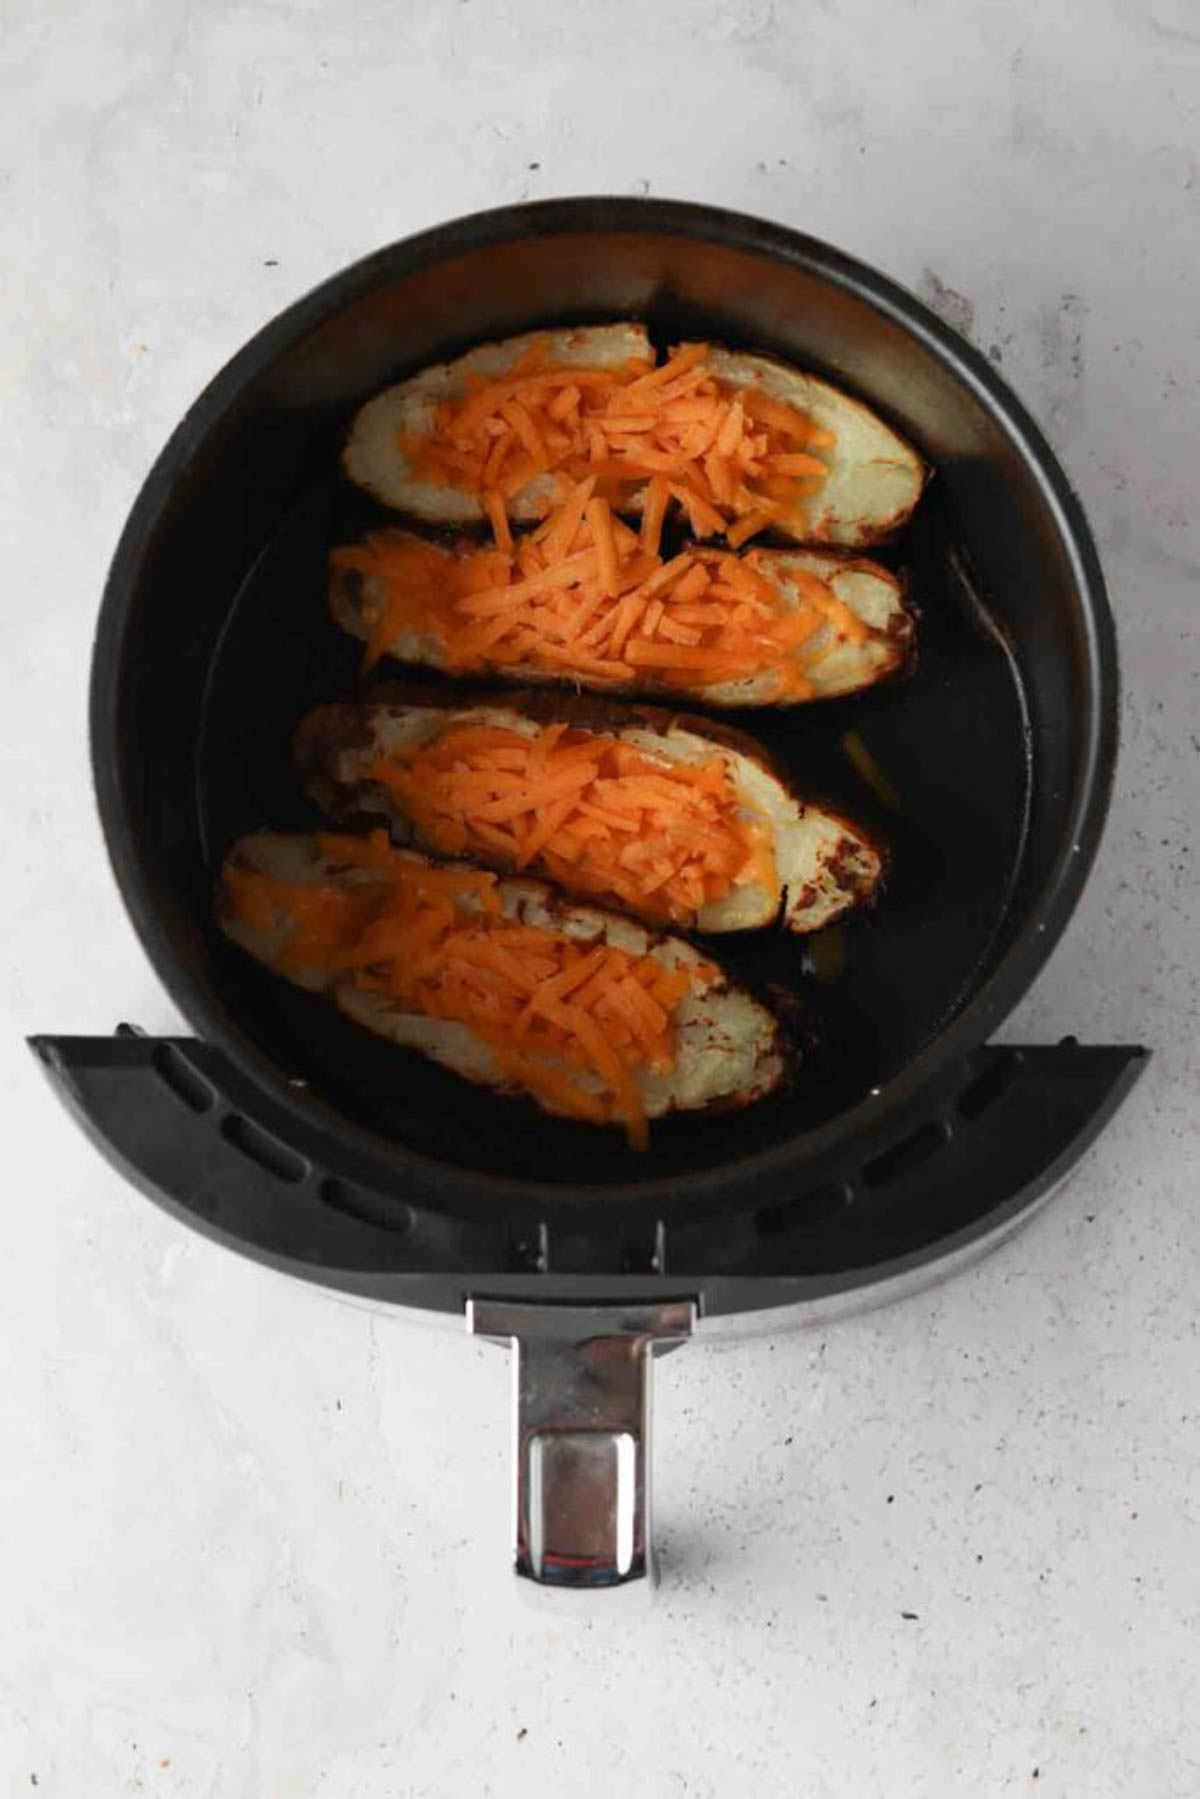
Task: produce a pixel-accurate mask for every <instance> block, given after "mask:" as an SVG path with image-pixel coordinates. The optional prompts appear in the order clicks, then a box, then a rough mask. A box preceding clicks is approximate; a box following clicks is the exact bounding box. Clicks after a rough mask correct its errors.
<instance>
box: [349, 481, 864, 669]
mask: <svg viewBox="0 0 1200 1799" xmlns="http://www.w3.org/2000/svg"><path fill="white" fill-rule="evenodd" d="M595 485H596V478H595V476H591V475H589V476H588V477H587V478H586V479H585V480H583V481H581V482H579V483H578V484H577V485H576V486H575V487H573V488H572V489H571V490H570V491H569V492H568V494H567V495H566V497H565V498H564V500H563V501H562V503H561V505H560V506H558V507H557V508H556V509H555V510H554V511H553V512H552V513H551V514H550V515H549V517H548V518H547V519H545V520H544V521H543V522H542V523H541V524H540V525H539V526H538V527H537V529H536V530H535V531H533V532H531V533H528V534H526V535H523V536H521V537H518V538H517V539H516V541H515V543H513V544H512V547H511V548H506V547H505V542H504V538H503V533H502V532H501V530H500V523H501V521H499V520H498V521H497V542H496V544H495V546H494V547H479V546H472V545H469V544H468V545H462V546H460V547H459V548H458V549H457V550H448V549H444V548H442V547H441V546H440V545H438V544H434V543H431V542H428V541H427V540H425V539H423V538H419V537H415V536H413V535H411V534H410V533H407V532H402V531H390V530H387V531H379V532H376V533H374V534H372V535H371V536H369V537H368V538H367V539H366V540H365V541H364V542H363V543H361V544H355V545H351V546H346V547H343V548H340V549H336V550H334V552H333V554H332V557H331V562H332V565H333V567H334V569H335V571H338V570H340V571H355V572H357V573H358V574H360V575H362V576H364V577H369V578H371V579H372V582H373V584H374V585H373V591H372V598H371V599H370V601H369V603H368V607H367V608H366V610H365V611H364V617H365V618H366V619H367V623H368V626H369V637H368V643H367V656H366V664H367V667H368V668H371V667H373V666H374V664H375V663H376V662H377V661H378V660H379V658H380V657H381V656H382V655H384V654H386V653H388V652H389V651H396V649H397V645H399V644H401V643H402V642H403V640H404V639H405V638H409V639H414V638H415V639H421V640H424V641H432V642H433V643H434V644H436V646H437V651H438V654H437V657H436V658H435V660H437V661H438V662H439V664H440V666H442V667H444V668H446V669H447V670H449V671H450V672H452V673H455V674H470V673H487V672H492V671H501V672H503V671H512V670H530V671H536V672H538V673H540V674H542V675H550V676H554V677H557V678H559V679H565V680H569V679H572V678H574V679H578V680H581V681H585V682H586V683H587V684H588V685H589V686H591V687H600V688H604V687H610V688H629V687H647V686H653V687H657V688H662V689H665V690H667V691H670V690H672V689H674V690H676V691H679V690H681V689H682V690H684V691H690V692H694V691H696V690H697V689H698V688H704V687H715V686H719V685H721V684H723V683H727V682H734V681H739V680H745V679H748V678H750V677H753V676H756V675H759V674H761V673H762V672H763V671H771V672H772V673H773V674H774V675H775V677H776V681H777V691H778V694H779V697H780V698H789V699H798V700H799V699H807V698H810V697H811V695H812V692H813V686H812V682H811V680H810V678H809V675H808V673H807V672H806V651H805V646H806V645H810V644H811V640H812V639H814V638H816V637H817V636H818V633H823V627H825V626H826V625H830V626H832V627H833V633H834V636H833V639H832V640H831V639H830V635H829V633H828V632H824V633H823V638H822V642H821V644H820V645H819V646H818V645H812V648H811V649H810V651H809V652H807V653H808V655H809V656H812V655H816V656H820V655H823V654H825V653H827V652H828V651H829V649H830V648H831V647H832V645H833V644H836V642H837V641H839V640H840V641H846V642H851V643H862V642H863V641H864V640H865V639H866V638H867V636H868V635H869V632H868V628H867V626H866V625H864V623H863V622H862V620H861V619H860V618H859V617H858V616H857V614H856V613H855V612H854V611H853V610H852V609H851V608H850V607H849V606H847V605H846V604H845V602H844V601H842V600H841V599H839V598H838V597H837V595H836V594H835V593H834V592H833V590H832V588H831V587H830V586H829V585H828V584H827V583H826V582H824V581H821V580H819V579H818V578H817V577H816V576H815V575H813V574H811V573H808V572H806V571H804V570H802V569H799V568H797V567H796V566H795V565H794V564H793V565H791V566H790V567H789V571H788V581H789V583H790V585H791V586H792V587H793V589H794V590H795V593H796V595H797V598H796V599H795V600H794V601H793V603H791V604H789V602H788V601H787V600H786V599H785V598H784V596H783V595H782V594H781V593H780V592H779V591H778V589H777V588H776V587H775V586H774V585H773V584H772V583H771V582H770V581H769V580H767V579H766V578H765V575H764V574H763V572H762V569H763V566H764V565H763V564H762V563H761V562H760V560H759V557H760V554H761V552H758V551H755V550H751V551H749V552H748V553H746V554H745V555H742V556H737V555H733V554H732V553H730V552H728V551H722V550H714V549H695V548H693V549H686V550H684V551H682V552H681V553H680V554H678V555H676V556H672V557H670V558H669V559H668V560H665V561H664V559H663V558H662V556H661V555H660V554H659V537H660V533H661V526H662V516H663V508H664V506H665V498H666V495H665V490H664V488H663V487H662V486H661V485H659V486H657V487H656V485H655V483H654V482H653V481H652V482H651V484H650V490H649V494H648V498H647V505H646V512H645V516H644V518H643V521H642V529H641V533H640V535H639V534H635V533H634V532H633V531H631V530H630V528H629V527H628V526H627V525H626V524H624V523H623V521H622V520H621V519H619V518H617V517H615V516H614V514H613V512H612V510H611V508H610V507H609V505H608V503H607V501H605V500H603V499H598V498H596V495H595ZM506 530H507V525H506V523H505V524H504V531H506ZM397 653H400V654H403V651H402V650H401V651H398V652H397ZM410 653H411V652H410Z"/></svg>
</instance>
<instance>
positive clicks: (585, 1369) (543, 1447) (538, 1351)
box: [467, 1299, 696, 1587]
mask: <svg viewBox="0 0 1200 1799" xmlns="http://www.w3.org/2000/svg"><path fill="white" fill-rule="evenodd" d="M695 1319H696V1306H695V1302H694V1301H693V1300H690V1299H689V1300H672V1301H668V1302H666V1303H664V1304H658V1305H627V1306H602V1305H595V1306H571V1305H532V1304H525V1303H522V1302H519V1301H517V1302H510V1301H507V1300H491V1299H473V1300H471V1301H470V1302H469V1304H468V1308H467V1326H468V1329H469V1330H471V1331H472V1332H473V1333H474V1334H475V1335H476V1336H483V1337H492V1338H498V1339H500V1340H502V1341H503V1340H507V1341H508V1342H509V1343H510V1345H511V1347H512V1351H513V1385H514V1392H515V1399H516V1406H515V1425H516V1443H515V1460H516V1467H515V1489H516V1546H515V1559H516V1571H517V1573H518V1574H519V1575H522V1576H524V1577H525V1578H526V1579H528V1580H533V1581H537V1582H539V1583H541V1584H542V1585H543V1586H555V1587H613V1586H621V1585H623V1584H624V1583H625V1582H627V1581H631V1580H640V1579H642V1578H644V1577H645V1575H646V1574H648V1573H652V1572H653V1559H652V1550H651V1537H650V1370H651V1362H652V1359H653V1354H654V1350H655V1348H656V1347H657V1346H666V1345H667V1344H670V1343H679V1342H682V1341H683V1340H685V1339H686V1338H687V1337H689V1336H690V1335H691V1333H692V1329H693V1327H694V1324H695Z"/></svg>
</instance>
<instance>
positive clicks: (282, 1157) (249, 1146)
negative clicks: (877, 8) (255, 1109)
mask: <svg viewBox="0 0 1200 1799" xmlns="http://www.w3.org/2000/svg"><path fill="white" fill-rule="evenodd" d="M221 1135H222V1137H224V1139H225V1141H226V1142H227V1143H232V1144H233V1147H234V1148H235V1149H240V1150H241V1152H242V1154H243V1155H244V1156H249V1158H250V1160H251V1161H252V1162H257V1163H258V1165H259V1167H260V1168H265V1169H266V1171H267V1173H268V1174H273V1175H274V1176H275V1178H276V1180H280V1181H289V1182H290V1183H291V1184H292V1185H293V1186H294V1185H295V1184H296V1182H298V1181H302V1180H303V1179H304V1177H305V1175H306V1174H307V1173H308V1163H307V1162H306V1161H305V1160H304V1158H303V1156H298V1155H297V1154H296V1152H295V1150H294V1149H289V1148H288V1146H287V1144H286V1143H281V1142H280V1141H279V1138H278V1137H272V1135H271V1133H270V1131H264V1130H263V1128H262V1126H261V1125H258V1124H252V1123H251V1122H250V1120H249V1119H248V1118H243V1117H242V1115H241V1113H240V1112H231V1113H230V1114H229V1116H228V1118H226V1119H223V1120H222V1122H221Z"/></svg>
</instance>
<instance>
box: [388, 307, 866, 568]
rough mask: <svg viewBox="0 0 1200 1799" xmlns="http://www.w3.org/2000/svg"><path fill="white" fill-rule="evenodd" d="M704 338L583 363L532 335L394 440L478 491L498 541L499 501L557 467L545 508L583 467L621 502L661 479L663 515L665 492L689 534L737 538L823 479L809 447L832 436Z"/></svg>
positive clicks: (417, 464)
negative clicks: (734, 380)
mask: <svg viewBox="0 0 1200 1799" xmlns="http://www.w3.org/2000/svg"><path fill="white" fill-rule="evenodd" d="M709 348H710V346H709V345H708V344H703V343H697V344H685V345H684V346H683V348H682V349H679V350H677V351H676V352H675V354H674V355H673V356H672V357H670V359H669V360H668V361H667V362H665V363H663V364H662V365H661V366H660V367H659V368H648V367H647V365H646V364H645V363H644V362H639V361H631V362H629V363H626V364H625V365H623V366H622V367H619V368H615V369H586V368H580V367H577V366H573V365H568V364H557V365H556V364H555V363H554V362H553V361H552V360H551V357H550V342H549V339H548V338H545V337H539V338H537V339H535V340H534V342H533V343H532V344H531V345H529V347H528V348H527V349H526V350H525V351H524V353H523V354H522V356H521V357H520V359H519V360H518V361H517V362H516V363H515V364H514V366H513V367H512V369H510V370H509V371H508V373H506V374H504V375H501V376H498V377H492V376H479V375H475V376H468V377H467V382H466V393H465V395H464V396H463V397H462V398H461V399H457V400H446V401H443V402H442V403H441V404H440V405H439V406H438V407H437V409H436V412H435V415H434V420H433V427H432V430H430V431H428V432H415V431H411V430H410V431H403V432H401V434H400V437H399V446H400V448H401V449H402V450H403V452H404V455H405V457H406V459H407V461H408V463H409V465H410V467H411V468H412V470H413V472H414V474H415V475H416V476H417V477H418V478H419V479H421V480H423V481H428V482H432V483H434V484H436V485H442V486H449V487H456V488H459V489H463V490H465V491H467V492H469V493H472V494H474V495H475V496H476V497H477V498H478V499H479V500H480V502H481V504H482V506H483V508H484V511H485V513H486V515H487V517H488V518H489V519H490V520H491V521H492V523H493V525H494V526H495V527H496V536H497V540H498V541H500V540H502V537H503V535H504V534H505V532H506V531H507V526H502V525H501V523H500V521H501V519H502V518H503V516H504V513H505V510H506V507H507V506H508V504H509V503H510V502H511V501H512V500H513V498H514V497H515V495H517V494H518V493H520V492H521V490H522V489H523V488H525V487H527V486H528V485H529V483H530V482H531V481H535V480H537V479H538V478H539V477H542V476H551V475H552V476H554V477H555V478H556V481H555V482H552V483H551V484H550V485H549V487H548V491H547V499H546V507H547V509H548V508H549V507H550V506H551V505H552V504H553V502H554V493H555V485H557V489H558V493H559V495H560V496H561V494H562V493H563V492H564V491H565V490H566V488H567V487H568V486H569V485H570V484H571V483H572V482H578V481H581V480H583V479H585V478H587V477H588V476H591V477H592V478H593V479H594V480H595V482H596V483H597V486H596V493H597V496H598V497H599V498H600V499H607V500H609V501H610V502H611V503H612V504H613V505H614V506H615V507H616V509H617V510H618V511H620V510H622V509H623V508H624V507H625V506H626V505H627V503H628V502H629V501H630V499H631V498H632V496H633V495H634V494H635V493H640V492H641V491H642V490H643V489H644V488H645V487H646V484H647V483H648V482H649V483H653V482H657V483H658V487H657V491H656V500H655V505H656V507H657V508H658V509H659V510H658V519H659V524H661V509H662V507H663V506H664V505H665V504H666V503H667V502H669V501H671V500H674V501H676V502H677V503H678V504H679V505H680V506H681V507H682V508H683V510H684V512H685V514H686V515H687V519H688V523H689V525H690V526H691V529H692V531H693V532H694V533H695V535H696V536H697V537H712V536H720V535H722V534H724V535H725V536H727V537H728V539H729V542H730V543H731V544H732V545H733V546H734V547H735V548H736V547H737V545H739V544H742V543H745V542H747V541H748V540H749V539H750V538H751V537H753V536H754V534H755V533H756V532H758V531H761V530H763V529H765V528H766V527H767V526H769V525H771V524H772V523H774V522H776V521H777V520H781V519H786V518H789V517H792V516H794V515H795V513H796V512H797V510H798V509H799V508H801V507H802V506H803V503H804V501H805V500H806V499H807V498H808V497H810V496H811V495H812V494H814V493H816V492H818V491H819V489H820V487H821V486H822V484H823V482H824V481H825V479H826V476H827V474H828V464H827V462H826V460H825V459H824V458H823V457H822V455H820V454H818V453H817V452H822V451H823V452H825V454H826V456H827V455H828V453H829V452H830V451H831V450H832V449H833V448H834V445H835V438H834V434H833V433H832V432H830V431H827V430H824V429H822V428H821V427H820V426H818V425H816V424H815V423H814V422H813V421H812V420H811V419H809V418H806V417H805V416H804V414H803V413H801V412H799V411H797V410H796V409H795V408H794V407H792V406H788V405H785V404H783V402H782V401H779V400H776V399H772V398H771V396H770V395H768V394H765V393H763V392H762V391H761V389H760V388H759V387H758V386H756V385H754V384H749V385H745V386H734V385H731V384H730V383H727V382H723V381H721V380H720V379H718V377H717V376H716V375H715V374H714V373H713V372H712V370H711V369H710V368H709V367H708V357H709ZM654 529H657V527H652V533H653V530H654ZM602 553H603V550H602Z"/></svg>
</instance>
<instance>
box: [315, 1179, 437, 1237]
mask: <svg viewBox="0 0 1200 1799" xmlns="http://www.w3.org/2000/svg"><path fill="white" fill-rule="evenodd" d="M317 1191H318V1193H319V1194H320V1196H321V1198H322V1200H323V1201H324V1202H325V1204H326V1205H327V1206H332V1207H333V1209H334V1211H335V1212H344V1213H345V1214H346V1216H347V1218H357V1220H358V1222H359V1223H360V1224H371V1225H374V1227H375V1229H376V1230H379V1231H393V1232H396V1233H398V1234H400V1235H403V1234H404V1232H405V1231H410V1230H411V1229H412V1227H413V1224H414V1223H415V1217H414V1213H413V1209H412V1207H411V1206H409V1205H406V1204H405V1203H404V1201H403V1200H402V1199H388V1198H387V1197H386V1196H385V1195H384V1194H382V1193H369V1192H367V1191H366V1189H365V1188H363V1187H351V1186H350V1185H349V1184H348V1183H347V1182H346V1181H339V1180H335V1179H334V1177H333V1176H332V1175H327V1176H326V1178H325V1179H324V1180H323V1181H322V1182H321V1185H320V1186H319V1188H318V1189H317Z"/></svg>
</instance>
